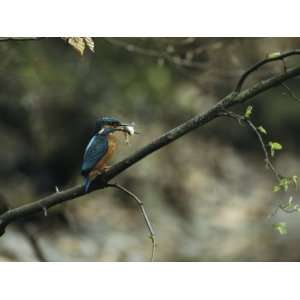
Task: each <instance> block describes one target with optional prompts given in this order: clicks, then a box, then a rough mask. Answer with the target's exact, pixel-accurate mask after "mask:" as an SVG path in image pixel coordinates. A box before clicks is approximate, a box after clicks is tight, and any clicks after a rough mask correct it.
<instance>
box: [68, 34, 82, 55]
mask: <svg viewBox="0 0 300 300" xmlns="http://www.w3.org/2000/svg"><path fill="white" fill-rule="evenodd" d="M68 43H69V44H70V45H71V46H72V47H73V48H74V49H75V50H77V51H78V52H79V53H80V54H81V55H83V52H84V49H85V41H84V39H83V38H81V37H71V38H68Z"/></svg>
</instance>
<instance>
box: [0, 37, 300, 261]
mask: <svg viewBox="0 0 300 300" xmlns="http://www.w3.org/2000/svg"><path fill="white" fill-rule="evenodd" d="M94 41H95V46H96V49H95V50H96V52H95V53H94V54H93V53H91V52H89V51H86V52H85V54H84V55H83V56H80V55H79V54H78V53H77V52H76V51H75V50H74V49H72V47H70V46H69V45H67V44H66V43H65V42H64V41H63V40H61V39H59V38H57V39H54V38H52V39H42V40H38V41H8V42H4V41H2V42H1V43H0V55H1V60H0V70H1V72H0V116H1V117H0V145H1V147H0V166H1V167H0V194H1V195H0V196H1V199H2V202H3V201H4V202H6V203H7V204H8V205H9V207H11V208H13V207H16V206H19V205H21V204H24V203H29V202H32V201H35V200H38V199H39V198H41V197H43V196H45V195H49V194H51V193H53V192H54V191H55V186H58V187H59V188H60V189H64V188H67V187H71V186H73V185H75V184H77V183H80V182H81V181H82V178H81V177H80V166H81V160H82V155H83V151H84V148H85V145H86V144H87V142H88V140H89V139H90V137H91V131H92V128H93V126H94V123H95V120H96V118H97V117H99V116H114V117H117V118H119V119H120V120H122V121H124V122H128V123H129V122H135V123H136V126H137V128H138V130H139V131H141V132H142V134H141V135H138V136H134V137H133V138H132V139H131V145H130V146H129V147H127V146H126V145H125V143H124V141H123V140H121V141H120V144H121V145H120V148H119V151H118V154H117V155H116V157H115V159H114V161H117V160H120V159H122V158H124V157H126V156H127V155H129V154H130V153H133V152H134V151H135V150H137V149H139V148H140V147H142V146H143V145H145V144H146V143H148V142H150V141H152V140H153V139H154V138H156V137H157V136H159V135H161V134H162V133H164V132H165V131H167V130H169V129H171V128H172V127H174V126H176V125H178V124H180V123H182V122H184V121H186V120H187V119H189V118H190V117H192V116H194V115H195V114H197V113H199V112H205V111H206V110H207V109H209V108H210V107H211V106H212V105H213V104H214V103H215V102H217V101H218V100H219V99H221V98H222V97H223V96H225V95H227V94H228V93H229V92H231V91H232V89H233V88H234V86H235V84H236V82H237V80H238V78H239V76H240V75H241V74H242V72H243V71H244V70H246V69H247V68H248V67H249V66H250V65H252V64H254V63H255V62H257V61H258V60H260V59H262V58H264V57H265V56H266V55H267V54H269V53H272V52H277V51H285V50H289V49H292V48H299V44H300V39H299V38H176V39H175V38H139V39H138V38H127V39H117V38H114V39H108V38H106V39H104V38H95V39H94ZM298 64H299V59H298V58H289V59H287V66H288V67H292V66H296V65H298ZM282 69H283V68H282V63H281V62H274V63H272V64H270V65H268V66H266V67H264V68H262V69H261V70H260V71H258V72H257V73H255V74H253V75H251V78H249V80H247V82H246V86H248V85H249V84H251V83H253V82H256V81H257V80H260V79H263V78H267V77H269V76H270V75H272V74H278V73H280V72H282ZM287 84H288V86H289V87H290V88H291V89H292V90H293V91H294V93H295V94H298V95H300V89H299V79H293V80H290V81H289V82H288V83H287ZM252 105H253V107H254V112H253V116H252V119H253V121H254V122H255V124H257V125H263V126H264V128H266V129H267V131H268V135H267V137H266V142H268V141H270V140H272V141H279V142H280V143H281V144H282V145H283V147H284V149H283V150H282V151H281V152H280V153H278V155H276V159H275V164H276V166H277V167H278V169H279V170H280V171H282V172H283V173H285V174H287V175H294V174H298V170H299V166H300V159H299V154H298V148H299V140H298V136H299V130H300V125H299V113H300V103H297V101H295V100H294V99H292V98H291V97H290V96H289V95H288V94H287V92H286V91H285V89H284V88H283V87H280V86H279V87H276V88H273V89H272V90H270V91H267V92H265V93H263V94H261V95H259V96H257V97H255V99H254V100H253V102H252ZM246 107H247V104H246V105H245V106H240V107H237V108H235V111H237V112H242V113H243V112H244V111H245V109H246ZM263 160H264V157H263V153H262V149H261V147H260V146H259V144H258V142H257V139H256V137H255V135H254V133H253V132H251V131H250V130H249V129H248V128H247V127H245V126H240V125H239V124H238V123H237V122H236V121H233V120H229V119H219V120H216V121H213V122H211V123H210V124H208V125H207V126H205V127H203V128H200V129H199V130H196V131H194V132H192V133H191V134H189V135H187V136H184V137H183V138H181V139H179V140H178V141H176V142H175V143H174V144H171V145H169V146H167V147H165V148H163V149H161V150H160V151H158V152H156V153H154V154H153V155H151V156H149V157H147V158H145V159H144V160H142V161H141V162H139V163H138V164H136V165H134V166H133V167H132V168H130V169H129V170H127V171H126V172H124V173H123V174H121V175H120V176H119V177H118V179H117V180H118V181H119V182H120V183H122V184H124V185H125V186H127V187H128V188H130V189H131V190H132V191H134V192H135V193H136V194H137V195H139V196H140V197H141V198H142V199H143V201H144V203H145V206H146V209H147V210H148V212H149V215H150V218H151V220H152V222H153V226H154V228H155V231H156V235H157V239H158V255H157V260H158V261H278V260H285V261H286V260H296V261H297V260H299V258H300V253H299V251H298V250H297V249H298V248H299V246H300V245H299V244H300V239H299V229H298V228H299V225H300V219H299V215H298V214H299V213H293V214H286V213H283V212H281V211H279V212H278V213H277V214H276V215H275V216H273V217H269V215H270V214H271V213H272V212H273V210H274V208H275V207H276V205H278V201H282V202H285V201H287V199H288V197H289V194H288V193H276V194H274V193H273V192H272V187H273V185H274V184H275V182H274V178H273V177H272V174H271V173H270V172H269V171H268V170H266V169H265V167H264V161H263ZM294 199H295V202H297V193H294ZM276 222H286V223H287V225H288V234H287V235H279V234H278V232H276V230H274V228H273V226H272V224H273V223H276ZM24 228H25V229H26V230H28V231H29V232H30V233H31V234H32V235H33V236H34V239H35V240H36V241H37V243H38V245H39V246H40V248H41V249H42V252H43V255H44V256H45V257H46V258H47V260H50V261H128V260H129V261H144V260H147V259H148V258H149V255H150V251H151V243H150V240H149V239H148V238H147V236H148V232H147V231H146V228H145V225H144V221H143V219H142V217H141V216H140V213H139V211H138V209H137V207H136V205H135V203H134V202H133V200H132V199H130V198H128V197H127V196H126V195H124V194H120V193H119V192H117V191H114V190H104V191H98V192H95V193H92V194H90V195H87V196H85V197H81V198H79V199H76V200H74V201H71V202H70V203H67V204H63V205H60V206H59V207H57V208H54V209H51V210H50V211H49V214H48V216H47V217H43V216H36V217H33V218H30V219H29V220H27V222H21V223H19V224H17V225H12V226H9V227H8V229H7V232H6V234H5V235H4V236H3V237H1V240H0V259H1V260H14V261H15V260H17V261H32V260H36V259H37V258H36V255H35V253H34V251H33V249H32V245H31V244H30V243H29V241H28V236H26V234H24V232H23V231H24Z"/></svg>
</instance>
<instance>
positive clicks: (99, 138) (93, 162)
mask: <svg viewBox="0 0 300 300" xmlns="http://www.w3.org/2000/svg"><path fill="white" fill-rule="evenodd" d="M120 131H123V132H125V133H126V134H129V135H131V134H132V132H131V126H129V125H127V124H122V123H121V122H120V121H119V120H117V119H115V118H113V117H102V118H99V119H98V120H97V121H96V126H95V129H94V133H93V137H92V138H91V140H90V141H89V143H88V145H87V146H86V148H85V152H84V155H83V162H82V166H81V175H82V176H83V177H84V190H85V192H86V193H87V192H88V190H89V186H90V184H91V182H92V181H93V180H94V179H95V178H96V177H97V176H98V175H100V174H101V173H103V172H104V171H106V170H107V169H109V166H108V165H107V162H108V161H109V160H110V159H111V158H112V156H113V154H114V152H115V151H116V148H117V139H116V136H115V135H114V134H115V133H116V132H120Z"/></svg>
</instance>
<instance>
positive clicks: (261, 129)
mask: <svg viewBox="0 0 300 300" xmlns="http://www.w3.org/2000/svg"><path fill="white" fill-rule="evenodd" d="M257 129H258V131H259V132H260V133H263V134H267V130H266V129H265V128H263V127H262V126H259V127H258V128H257Z"/></svg>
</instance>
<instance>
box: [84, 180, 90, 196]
mask: <svg viewBox="0 0 300 300" xmlns="http://www.w3.org/2000/svg"><path fill="white" fill-rule="evenodd" d="M90 184H91V181H90V178H89V176H86V177H85V178H84V191H85V193H87V192H88V190H89V187H90Z"/></svg>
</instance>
